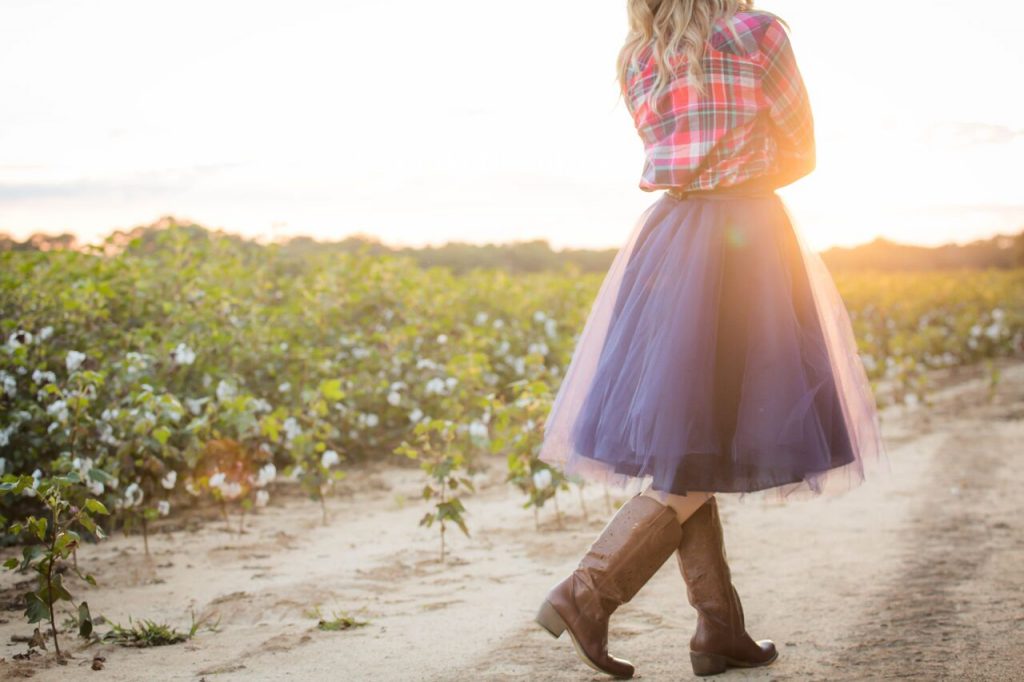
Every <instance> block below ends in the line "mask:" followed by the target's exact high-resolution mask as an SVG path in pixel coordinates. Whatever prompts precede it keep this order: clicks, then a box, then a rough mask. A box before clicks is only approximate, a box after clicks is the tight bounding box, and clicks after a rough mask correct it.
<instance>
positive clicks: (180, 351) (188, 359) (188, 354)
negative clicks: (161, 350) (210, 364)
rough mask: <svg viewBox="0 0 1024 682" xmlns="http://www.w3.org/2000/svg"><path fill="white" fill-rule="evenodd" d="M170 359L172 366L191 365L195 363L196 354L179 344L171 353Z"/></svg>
mask: <svg viewBox="0 0 1024 682" xmlns="http://www.w3.org/2000/svg"><path fill="white" fill-rule="evenodd" d="M171 357H172V358H173V359H174V364H176V365H191V364H192V363H194V362H195V361H196V352H195V351H194V350H192V349H191V348H189V347H188V346H186V345H185V344H184V343H179V344H178V345H177V347H175V349H174V350H173V351H171Z"/></svg>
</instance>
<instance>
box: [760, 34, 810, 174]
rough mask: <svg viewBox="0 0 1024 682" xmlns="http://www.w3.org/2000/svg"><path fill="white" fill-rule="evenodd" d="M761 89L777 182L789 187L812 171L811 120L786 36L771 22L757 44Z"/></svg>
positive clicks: (798, 71)
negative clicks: (761, 67)
mask: <svg viewBox="0 0 1024 682" xmlns="http://www.w3.org/2000/svg"><path fill="white" fill-rule="evenodd" d="M761 52H762V55H763V56H764V69H765V70H764V74H763V76H762V80H761V87H762V91H763V95H764V99H765V104H766V109H767V117H768V122H769V128H770V130H771V132H772V134H773V136H774V137H775V140H776V142H777V144H778V149H779V166H780V168H779V174H780V175H781V176H782V177H781V178H780V179H779V181H780V182H781V183H782V184H789V183H791V182H793V181H794V180H797V179H798V178H801V177H803V176H804V175H807V174H808V173H810V172H811V171H812V170H814V166H815V162H816V153H815V144H814V117H813V115H812V113H811V104H810V101H809V99H808V97H807V91H806V89H805V88H804V81H803V78H802V76H801V75H800V69H799V68H798V67H797V63H796V57H795V55H794V54H793V47H792V45H791V44H790V42H789V36H788V35H787V34H786V31H785V29H784V28H783V26H782V24H781V23H780V22H779V21H778V19H773V20H772V21H771V23H770V24H769V25H768V27H767V29H766V30H765V33H764V37H763V38H762V41H761Z"/></svg>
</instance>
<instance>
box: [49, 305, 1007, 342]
mask: <svg viewBox="0 0 1024 682" xmlns="http://www.w3.org/2000/svg"><path fill="white" fill-rule="evenodd" d="M994 312H995V311H993V313H994ZM51 336H53V327H51V326H49V325H47V326H45V327H43V328H42V329H40V330H39V340H40V341H45V340H46V339H48V338H50V337H51Z"/></svg>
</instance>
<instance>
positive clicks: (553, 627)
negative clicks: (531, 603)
mask: <svg viewBox="0 0 1024 682" xmlns="http://www.w3.org/2000/svg"><path fill="white" fill-rule="evenodd" d="M534 620H536V621H537V624H538V625H540V626H541V627H542V628H544V629H545V630H547V631H548V634H550V635H551V636H552V637H554V638H555V639H558V638H559V637H561V636H562V633H563V632H565V621H563V620H562V617H561V616H559V615H558V611H555V607H553V606H552V605H551V603H550V602H548V601H547V600H545V601H544V603H543V604H541V605H540V610H539V611H538V612H537V617H536V618H535V619H534Z"/></svg>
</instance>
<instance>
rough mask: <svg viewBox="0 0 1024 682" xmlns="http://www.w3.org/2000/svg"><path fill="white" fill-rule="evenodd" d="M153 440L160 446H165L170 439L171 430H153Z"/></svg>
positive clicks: (165, 428) (159, 428)
mask: <svg viewBox="0 0 1024 682" xmlns="http://www.w3.org/2000/svg"><path fill="white" fill-rule="evenodd" d="M152 435H153V438H156V439H157V441H158V442H159V443H160V445H167V439H168V438H170V437H171V430H170V429H169V428H167V427H166V426H160V427H157V428H155V429H153V434H152Z"/></svg>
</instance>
